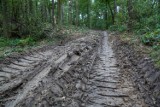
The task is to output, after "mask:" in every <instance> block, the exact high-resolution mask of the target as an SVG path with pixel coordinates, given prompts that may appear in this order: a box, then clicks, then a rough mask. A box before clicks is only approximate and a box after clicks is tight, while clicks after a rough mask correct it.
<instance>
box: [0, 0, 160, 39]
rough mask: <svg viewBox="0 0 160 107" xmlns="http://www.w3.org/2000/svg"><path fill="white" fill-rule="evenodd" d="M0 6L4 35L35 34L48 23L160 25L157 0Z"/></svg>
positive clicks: (4, 2)
mask: <svg viewBox="0 0 160 107" xmlns="http://www.w3.org/2000/svg"><path fill="white" fill-rule="evenodd" d="M0 6H1V8H0V34H1V36H5V37H12V36H20V37H21V36H26V35H30V34H33V35H34V34H36V35H38V34H40V31H42V30H41V29H43V28H45V27H46V25H48V24H52V26H53V27H55V26H56V25H76V26H86V27H89V28H93V29H108V28H110V29H114V30H117V29H118V30H120V31H123V30H136V31H137V32H138V33H146V32H148V31H152V30H153V29H158V28H159V26H160V24H159V23H158V22H159V21H160V17H159V16H160V1H159V0H143V1H141V0H26V1H25V2H24V1H22V0H1V1H0ZM38 32H39V33H38ZM37 33H38V34H37ZM41 33H42V32H41Z"/></svg>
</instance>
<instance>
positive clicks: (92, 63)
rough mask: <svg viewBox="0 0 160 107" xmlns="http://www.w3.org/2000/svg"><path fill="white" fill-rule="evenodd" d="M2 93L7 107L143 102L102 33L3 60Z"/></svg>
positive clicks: (114, 106)
mask: <svg viewBox="0 0 160 107" xmlns="http://www.w3.org/2000/svg"><path fill="white" fill-rule="evenodd" d="M98 35H100V36H98ZM0 95H1V96H0V104H1V106H5V107H147V106H146V105H145V104H144V101H143V99H142V98H141V97H140V96H139V92H138V91H137V90H136V89H135V88H134V84H133V83H132V82H131V81H130V80H129V79H128V78H127V77H126V76H125V74H123V73H122V72H120V70H119V68H118V64H117V61H116V58H115V56H114V53H113V51H112V48H111V45H110V43H109V41H108V35H107V33H106V32H99V33H98V32H92V33H90V35H89V36H86V37H83V38H80V39H77V40H73V41H71V42H69V43H67V44H65V45H64V46H57V47H55V48H53V49H47V50H46V51H43V52H38V53H37V52H35V53H33V54H32V55H29V56H27V55H26V56H24V57H22V58H20V59H18V60H12V61H11V62H10V64H2V65H1V70H0Z"/></svg>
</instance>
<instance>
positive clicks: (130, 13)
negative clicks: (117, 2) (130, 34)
mask: <svg viewBox="0 0 160 107" xmlns="http://www.w3.org/2000/svg"><path fill="white" fill-rule="evenodd" d="M127 10H128V25H127V26H128V31H130V30H132V26H133V25H132V21H133V6H132V0H127Z"/></svg>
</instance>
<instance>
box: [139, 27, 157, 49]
mask: <svg viewBox="0 0 160 107" xmlns="http://www.w3.org/2000/svg"><path fill="white" fill-rule="evenodd" d="M141 41H142V43H144V44H145V45H148V46H154V45H160V29H157V30H156V31H154V32H152V33H147V34H145V35H143V36H142V37H141Z"/></svg>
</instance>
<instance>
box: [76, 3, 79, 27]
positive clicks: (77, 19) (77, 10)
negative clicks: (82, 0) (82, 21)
mask: <svg viewBox="0 0 160 107" xmlns="http://www.w3.org/2000/svg"><path fill="white" fill-rule="evenodd" d="M78 25H79V4H78V0H76V26H78Z"/></svg>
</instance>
